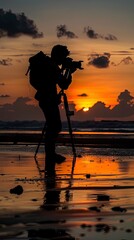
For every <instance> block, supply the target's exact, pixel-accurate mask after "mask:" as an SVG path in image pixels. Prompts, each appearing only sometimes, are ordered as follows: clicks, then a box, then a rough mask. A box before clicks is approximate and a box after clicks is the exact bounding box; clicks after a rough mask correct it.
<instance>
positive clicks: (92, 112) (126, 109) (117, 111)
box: [74, 90, 134, 121]
mask: <svg viewBox="0 0 134 240" xmlns="http://www.w3.org/2000/svg"><path fill="white" fill-rule="evenodd" d="M133 100H134V97H133V96H131V95H130V92H129V91H128V90H124V91H123V92H121V93H120V94H119V96H118V98H117V101H118V104H117V105H115V106H114V107H113V108H111V106H108V107H106V104H105V103H104V102H101V101H98V102H96V103H95V104H94V105H93V106H92V107H90V108H89V111H87V112H83V109H81V110H79V111H77V112H75V115H74V120H78V119H79V121H88V120H93V119H97V118H98V119H114V120H115V119H122V118H123V119H124V118H132V117H134V101H133Z"/></svg>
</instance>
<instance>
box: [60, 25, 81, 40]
mask: <svg viewBox="0 0 134 240" xmlns="http://www.w3.org/2000/svg"><path fill="white" fill-rule="evenodd" d="M57 37H58V38H60V37H67V38H77V36H76V35H75V33H73V32H70V31H68V30H67V27H66V25H62V24H61V25H58V26H57Z"/></svg>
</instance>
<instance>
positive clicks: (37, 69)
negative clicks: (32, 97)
mask: <svg viewBox="0 0 134 240" xmlns="http://www.w3.org/2000/svg"><path fill="white" fill-rule="evenodd" d="M48 59H49V57H48V56H46V55H45V54H44V53H43V52H42V51H40V52H38V53H37V54H35V55H34V56H32V57H30V58H29V63H30V65H29V67H28V70H27V72H26V76H27V75H28V73H29V82H30V84H31V85H32V87H33V88H35V89H36V90H38V89H39V88H40V83H41V81H42V79H43V76H44V75H43V73H44V70H45V65H46V64H48Z"/></svg>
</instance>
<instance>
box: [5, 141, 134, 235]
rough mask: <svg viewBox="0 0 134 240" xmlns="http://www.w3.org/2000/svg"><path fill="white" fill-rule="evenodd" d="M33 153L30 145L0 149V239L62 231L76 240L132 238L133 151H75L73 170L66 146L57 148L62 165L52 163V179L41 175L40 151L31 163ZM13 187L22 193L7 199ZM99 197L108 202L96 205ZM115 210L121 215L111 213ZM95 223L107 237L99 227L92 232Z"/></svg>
mask: <svg viewBox="0 0 134 240" xmlns="http://www.w3.org/2000/svg"><path fill="white" fill-rule="evenodd" d="M35 149H36V146H34V145H32V146H30V145H29V146H28V145H26V146H19V145H18V146H17V145H14V146H13V145H12V146H2V147H1V149H0V183H1V185H0V215H1V217H0V230H1V231H0V232H1V233H0V236H1V238H3V237H4V238H3V239H6V238H5V237H7V239H17V238H19V239H21V238H22V239H29V238H28V231H29V230H31V229H35V228H36V230H40V229H42V228H43V229H47V228H49V229H50V228H56V229H59V228H62V229H66V231H67V232H68V234H70V235H71V236H73V237H75V238H76V239H84V240H85V239H89V236H90V238H91V239H113V236H115V239H117V236H119V237H120V239H130V240H132V239H133V231H134V225H133V220H134V191H133V190H134V150H133V149H112V148H88V147H87V148H84V147H80V148H79V147H77V148H76V151H77V156H78V157H77V158H76V162H75V166H74V170H73V169H72V163H73V155H72V149H71V147H64V146H58V147H57V152H58V153H61V154H64V156H65V157H66V161H65V162H64V163H62V164H56V175H55V177H52V178H47V177H46V176H45V172H44V167H45V161H44V158H45V157H44V148H43V147H42V146H41V148H40V152H39V153H38V156H37V161H35V159H34V152H35ZM72 170H73V172H72ZM17 185H21V186H22V187H23V190H24V191H23V193H22V194H21V195H16V194H10V189H11V188H13V187H15V186H17ZM102 194H103V195H104V196H109V200H102V201H98V196H100V195H102ZM115 206H119V207H120V208H121V209H124V211H116V212H114V211H113V210H112V207H115ZM92 207H94V208H92ZM54 220H55V222H54ZM48 221H49V222H48ZM100 223H101V224H102V225H103V224H107V227H106V229H107V232H106V229H104V227H103V226H102V225H101V229H100V228H99V229H98V227H97V224H100ZM16 224H17V225H16ZM35 226H36V227H35ZM115 229H116V230H115ZM129 230H130V231H129ZM20 232H21V233H20ZM36 234H37V236H38V237H39V235H38V234H39V232H38V233H36ZM45 234H46V233H45ZM12 236H14V237H13V238H12ZM30 239H35V238H32V237H31V238H30ZM43 239H45V238H43ZM49 239H51V238H49ZM65 239H66V238H65Z"/></svg>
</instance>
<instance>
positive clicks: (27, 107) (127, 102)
mask: <svg viewBox="0 0 134 240" xmlns="http://www.w3.org/2000/svg"><path fill="white" fill-rule="evenodd" d="M30 101H31V99H30V98H28V97H19V98H17V99H16V101H15V102H13V103H12V104H9V103H8V104H4V105H0V120H3V121H13V120H40V121H41V120H44V116H43V114H42V111H41V110H40V108H39V107H38V106H35V105H32V104H30ZM117 101H118V104H117V105H116V106H114V107H113V108H111V106H108V107H107V106H106V104H105V103H104V102H101V101H98V102H96V103H95V104H94V105H93V106H92V107H90V108H89V111H87V112H84V111H83V109H81V110H79V111H76V108H75V104H74V103H73V102H71V103H70V102H69V109H70V110H73V111H74V116H72V117H71V119H72V120H77V121H88V120H93V119H97V118H98V119H114V120H115V119H121V118H131V119H132V118H133V117H134V97H133V96H131V94H130V92H129V91H128V90H126V89H125V90H124V91H123V92H121V93H120V94H119V96H118V97H117ZM59 107H60V112H61V117H62V121H63V120H64V121H66V120H67V119H66V114H65V109H64V104H60V106H59Z"/></svg>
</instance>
